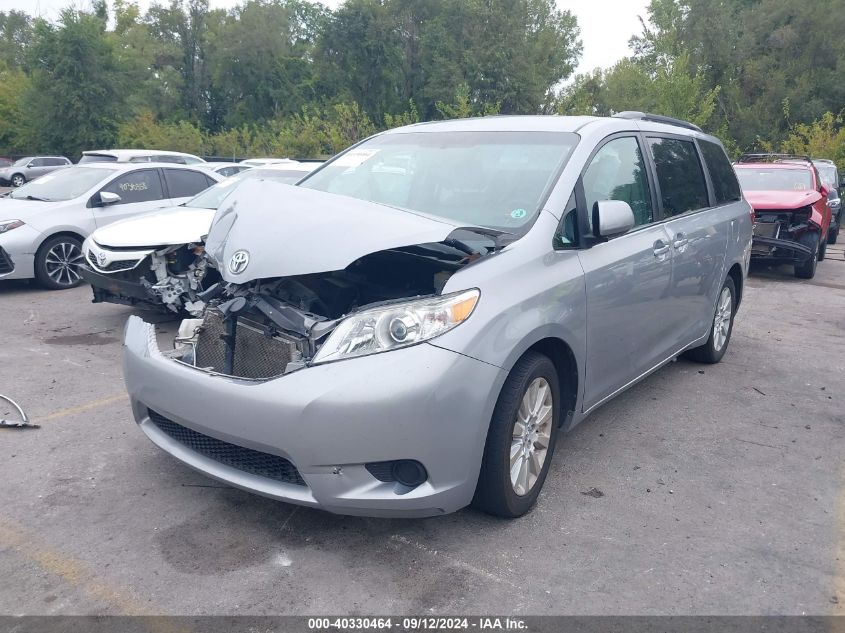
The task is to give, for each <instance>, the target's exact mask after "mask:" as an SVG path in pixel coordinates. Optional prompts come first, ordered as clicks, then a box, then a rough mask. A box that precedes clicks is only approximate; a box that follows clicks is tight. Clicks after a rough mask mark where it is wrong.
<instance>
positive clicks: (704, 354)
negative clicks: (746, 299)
mask: <svg viewBox="0 0 845 633" xmlns="http://www.w3.org/2000/svg"><path fill="white" fill-rule="evenodd" d="M735 314H736V285H735V284H734V280H733V279H732V278H731V277H728V278H727V279H725V283H724V284H723V285H722V289H721V290H720V291H719V298H718V299H717V300H716V311H715V313H714V315H713V324H712V325H711V326H710V336H709V337H708V339H707V342H706V343H705V344H704V345H702V346H700V347H696V348H694V349H691V350H689V351H688V352H687V353H686V356H687V358H689V359H691V360H694V361H697V362H699V363H707V364H710V365H715V364H716V363H718V362H719V361H720V360H722V357H723V356H724V355H725V352H726V351H728V344H729V343H730V342H731V334H732V333H733V329H734V315H735Z"/></svg>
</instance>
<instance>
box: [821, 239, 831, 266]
mask: <svg viewBox="0 0 845 633" xmlns="http://www.w3.org/2000/svg"><path fill="white" fill-rule="evenodd" d="M828 239H829V238H828V237H825V239H823V240H821V243H820V244H819V261H820V262H822V261H824V258H825V256H826V255H827V240H828Z"/></svg>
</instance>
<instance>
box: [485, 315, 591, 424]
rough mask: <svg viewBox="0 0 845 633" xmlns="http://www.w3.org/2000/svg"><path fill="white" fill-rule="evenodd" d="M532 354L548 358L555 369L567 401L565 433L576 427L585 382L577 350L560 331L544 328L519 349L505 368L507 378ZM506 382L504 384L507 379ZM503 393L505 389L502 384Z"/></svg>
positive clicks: (564, 409) (563, 417) (563, 419)
mask: <svg viewBox="0 0 845 633" xmlns="http://www.w3.org/2000/svg"><path fill="white" fill-rule="evenodd" d="M529 352H539V353H541V354H543V355H544V356H547V357H548V358H549V360H551V361H552V364H553V365H554V366H555V370H556V371H557V374H558V380H559V381H560V385H559V386H560V393H561V396H562V400H563V402H562V403H561V405H562V406H561V412H562V413H561V418H560V426H561V427H562V428H563V429H564V430H565V429H567V428H569V427H570V426H571V424H572V421H573V418H574V417H575V412H576V411H577V407H578V403H579V401H580V396H581V388H582V385H583V379H582V376H581V366H580V364H579V362H578V358H579V356H578V354H576V351H575V348H573V347H572V346H571V345H570V344H569V343H568V342H567V340H566V339H565V338H564V337H562V336H561V335H560V333H559V332H556V331H553V330H550V329H548V328H541V329H539V330H537V331H535V332H534V333H532V335H530V336H528V337H526V338H524V339H523V340H522V342H521V344H520V345H518V346H516V348H515V349H514V350H513V352H512V353H511V355H510V356H509V358H508V360H507V362H506V363H504V364H503V366H502V369H504V370H505V376H507V375H509V374H510V372H511V371H512V370H513V368H514V366H515V365H516V363H517V362H518V361H519V359H521V358H522V357H523V356H525V355H526V354H528V353H529ZM502 383H503V384H504V379H503V381H502ZM499 390H501V385H500V386H499Z"/></svg>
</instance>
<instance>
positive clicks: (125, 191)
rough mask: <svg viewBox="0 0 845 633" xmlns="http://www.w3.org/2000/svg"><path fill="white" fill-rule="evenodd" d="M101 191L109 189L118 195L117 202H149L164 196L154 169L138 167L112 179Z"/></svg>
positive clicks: (159, 179)
mask: <svg viewBox="0 0 845 633" xmlns="http://www.w3.org/2000/svg"><path fill="white" fill-rule="evenodd" d="M101 191H110V192H112V193H116V194H117V195H119V196H120V202H119V203H118V204H131V203H133V202H149V201H151V200H161V199H162V198H164V191H162V188H161V178H159V177H158V171H157V170H155V169H139V170H138V171H133V172H130V173H128V174H123V175H122V176H118V177H117V178H115V179H114V180H112V181H111V182H110V183H109V184H107V185H106V186H105V187H103V188H102V190H101Z"/></svg>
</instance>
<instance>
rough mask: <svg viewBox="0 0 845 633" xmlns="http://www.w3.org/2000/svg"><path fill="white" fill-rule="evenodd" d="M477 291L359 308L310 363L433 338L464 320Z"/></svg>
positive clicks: (335, 331)
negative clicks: (359, 310) (367, 308)
mask: <svg viewBox="0 0 845 633" xmlns="http://www.w3.org/2000/svg"><path fill="white" fill-rule="evenodd" d="M480 294H481V293H479V291H478V290H475V289H473V290H465V291H463V292H456V293H454V294H451V295H446V296H443V297H433V298H428V299H418V300H416V301H408V302H406V303H396V304H393V305H389V306H381V307H378V308H371V309H369V310H363V311H361V312H359V313H357V314H353V315H350V316H349V317H347V318H346V319H344V320H343V321H342V322H341V323H340V325H338V326H337V327H336V328H335V329H334V331H333V332H332V333H331V334H329V338H328V339H327V340H326V342H325V343H324V344H323V346H322V347H321V348H320V351H319V352H317V355H316V356H315V357H314V363H325V362H327V361H332V360H342V359H344V358H355V357H356V356H366V355H368V354H378V353H379V352H387V351H389V350H392V349H397V348H400V347H408V346H409V345H415V344H417V343H422V342H423V341H428V340H431V339H433V338H434V337H435V336H440V335H441V334H443V333H444V332H448V331H449V330H451V329H452V328H454V327H457V326H458V325H459V324H461V323H463V322H464V321H466V320H467V319H468V318H469V316H470V315H471V314H472V311H473V310H474V309H475V305H476V304H477V303H478V298H479V296H480Z"/></svg>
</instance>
